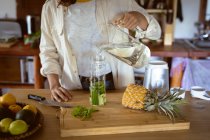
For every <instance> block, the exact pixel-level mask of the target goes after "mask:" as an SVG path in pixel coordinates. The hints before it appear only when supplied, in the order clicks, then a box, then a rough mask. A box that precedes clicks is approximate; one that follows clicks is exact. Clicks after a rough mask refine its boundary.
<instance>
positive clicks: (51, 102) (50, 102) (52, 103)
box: [28, 94, 73, 108]
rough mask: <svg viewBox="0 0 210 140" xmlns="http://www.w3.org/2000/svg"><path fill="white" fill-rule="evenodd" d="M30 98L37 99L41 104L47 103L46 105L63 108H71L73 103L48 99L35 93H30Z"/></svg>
mask: <svg viewBox="0 0 210 140" xmlns="http://www.w3.org/2000/svg"><path fill="white" fill-rule="evenodd" d="M28 99H32V100H35V101H38V102H39V103H40V104H43V105H46V106H53V107H63V108H71V107H73V106H72V105H69V104H67V103H63V102H57V101H54V100H51V99H46V98H45V97H42V96H38V95H34V94H28Z"/></svg>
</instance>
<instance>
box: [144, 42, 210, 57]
mask: <svg viewBox="0 0 210 140" xmlns="http://www.w3.org/2000/svg"><path fill="white" fill-rule="evenodd" d="M147 46H148V47H149V48H150V50H151V55H152V56H160V57H190V58H204V57H208V56H210V49H208V48H207V49H204V48H198V47H196V46H193V45H192V44H190V43H187V41H186V40H181V39H179V40H176V41H175V42H174V43H173V45H171V46H164V45H162V44H148V45H147Z"/></svg>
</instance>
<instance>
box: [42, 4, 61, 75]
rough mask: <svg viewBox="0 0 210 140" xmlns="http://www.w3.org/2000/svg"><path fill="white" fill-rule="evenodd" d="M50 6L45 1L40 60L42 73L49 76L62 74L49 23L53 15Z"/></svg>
mask: <svg viewBox="0 0 210 140" xmlns="http://www.w3.org/2000/svg"><path fill="white" fill-rule="evenodd" d="M49 10H50V7H49V4H48V3H45V4H44V5H43V8H42V15H41V17H42V19H41V40H40V46H39V47H40V60H41V65H42V67H41V70H40V72H41V74H42V75H43V76H45V77H46V76H47V75H48V74H58V75H59V76H60V75H61V66H60V64H59V55H58V53H57V49H56V47H55V44H54V41H53V39H52V32H51V26H50V24H49V22H52V21H50V19H52V15H51V14H50V12H49Z"/></svg>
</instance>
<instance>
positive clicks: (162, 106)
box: [122, 84, 185, 120]
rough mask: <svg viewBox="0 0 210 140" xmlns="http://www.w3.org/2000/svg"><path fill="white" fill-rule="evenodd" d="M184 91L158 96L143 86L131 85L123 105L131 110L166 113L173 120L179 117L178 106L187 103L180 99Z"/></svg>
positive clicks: (126, 91) (124, 95) (125, 94)
mask: <svg viewBox="0 0 210 140" xmlns="http://www.w3.org/2000/svg"><path fill="white" fill-rule="evenodd" d="M183 92H184V91H183V90H179V89H177V90H174V91H173V92H172V93H169V92H168V93H166V94H165V95H163V96H158V94H157V92H156V91H150V90H148V89H146V88H145V87H143V86H139V85H135V84H130V85H128V87H127V88H126V90H125V92H124V94H123V98H122V105H123V106H125V107H128V108H131V109H142V110H146V111H153V110H157V111H158V112H159V113H162V112H163V113H165V115H166V116H168V117H169V118H170V119H171V120H174V119H175V117H176V116H177V115H178V111H179V110H178V107H177V105H179V104H182V103H185V101H184V100H181V98H178V96H179V95H181V94H182V93H183Z"/></svg>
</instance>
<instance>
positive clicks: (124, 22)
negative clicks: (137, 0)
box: [112, 11, 148, 30]
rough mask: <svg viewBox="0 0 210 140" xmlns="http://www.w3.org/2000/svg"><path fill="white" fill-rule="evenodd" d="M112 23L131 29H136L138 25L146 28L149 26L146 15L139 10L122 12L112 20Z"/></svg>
mask: <svg viewBox="0 0 210 140" xmlns="http://www.w3.org/2000/svg"><path fill="white" fill-rule="evenodd" d="M112 23H113V24H115V25H119V26H121V27H124V28H127V29H129V30H135V29H136V27H137V26H139V27H140V28H141V29H143V30H146V29H147V26H148V22H147V20H146V18H145V17H144V15H142V14H141V13H139V12H137V11H131V12H126V13H121V14H119V15H117V16H116V17H115V18H114V19H113V20H112Z"/></svg>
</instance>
